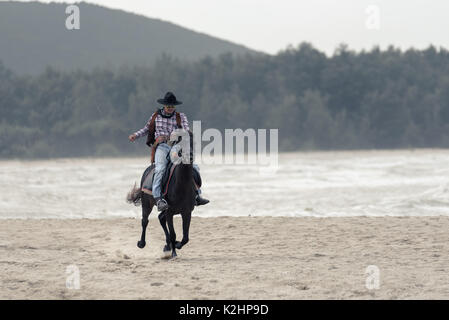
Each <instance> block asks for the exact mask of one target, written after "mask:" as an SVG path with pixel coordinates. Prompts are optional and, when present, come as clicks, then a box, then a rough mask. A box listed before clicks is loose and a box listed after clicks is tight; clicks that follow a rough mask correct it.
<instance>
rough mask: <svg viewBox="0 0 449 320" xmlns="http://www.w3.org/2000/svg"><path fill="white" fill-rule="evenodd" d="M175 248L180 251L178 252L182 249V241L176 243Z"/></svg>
mask: <svg viewBox="0 0 449 320" xmlns="http://www.w3.org/2000/svg"><path fill="white" fill-rule="evenodd" d="M175 248H176V249H178V250H179V249H181V248H182V243H181V242H180V241H176V242H175Z"/></svg>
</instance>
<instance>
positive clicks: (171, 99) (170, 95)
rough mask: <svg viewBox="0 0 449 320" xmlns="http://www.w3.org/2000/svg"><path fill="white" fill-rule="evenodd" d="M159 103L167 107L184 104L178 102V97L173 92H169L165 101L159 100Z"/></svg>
mask: <svg viewBox="0 0 449 320" xmlns="http://www.w3.org/2000/svg"><path fill="white" fill-rule="evenodd" d="M157 102H158V103H160V104H163V105H165V106H176V105H178V104H182V101H178V100H176V96H175V95H174V94H173V93H172V92H170V91H169V92H167V93H166V94H165V97H164V99H157Z"/></svg>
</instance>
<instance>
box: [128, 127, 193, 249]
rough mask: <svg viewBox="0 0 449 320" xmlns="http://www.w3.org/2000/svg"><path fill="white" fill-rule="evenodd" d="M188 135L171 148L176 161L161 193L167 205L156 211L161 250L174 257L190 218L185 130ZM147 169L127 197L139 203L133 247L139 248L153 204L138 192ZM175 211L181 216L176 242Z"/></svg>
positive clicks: (190, 178) (186, 234) (190, 187)
mask: <svg viewBox="0 0 449 320" xmlns="http://www.w3.org/2000/svg"><path fill="white" fill-rule="evenodd" d="M189 137H190V139H189V140H190V143H188V144H186V143H183V144H182V148H180V146H181V144H176V145H175V146H174V147H173V148H172V151H173V152H175V153H176V154H175V157H174V158H176V160H177V162H178V163H177V164H176V167H175V168H174V171H173V173H172V177H171V179H170V183H169V185H168V190H167V193H166V195H165V199H166V200H167V203H168V205H169V208H168V209H167V210H164V211H162V212H161V213H160V214H159V222H160V224H161V226H162V229H163V230H164V233H165V239H166V245H165V247H164V250H163V251H164V253H165V254H167V253H169V252H170V251H171V258H175V257H176V256H177V255H176V249H181V248H182V247H183V246H184V245H185V244H187V242H189V228H190V220H191V216H192V211H193V209H194V207H195V196H196V191H195V186H194V180H193V139H192V133H191V132H189ZM174 138H177V135H176V134H175V135H173V134H172V139H174ZM177 140H178V143H179V142H180V141H181V140H182V139H179V134H178V139H177ZM172 158H173V154H172ZM174 165H175V164H174ZM148 171H149V170H148V169H147V170H145V172H144V174H143V175H142V179H141V182H140V188H137V187H136V186H134V188H133V189H132V190H131V191H130V192H129V193H128V196H127V200H128V202H130V203H134V204H136V205H138V204H139V203H141V204H142V235H141V237H140V240H139V241H138V242H137V246H138V247H139V248H141V249H142V248H144V247H145V245H146V242H145V234H146V228H147V226H148V217H149V216H150V213H151V211H152V210H153V207H154V206H155V200H154V198H153V196H151V195H149V194H147V193H145V192H143V191H141V190H142V184H143V181H144V180H145V177H146V174H147V173H148ZM162 187H163V188H162V189H164V187H165V186H162ZM176 214H181V217H182V230H183V237H182V240H181V241H180V242H179V241H176V232H175V228H174V225H173V216H174V215H176Z"/></svg>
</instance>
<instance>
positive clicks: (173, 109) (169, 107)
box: [164, 106, 176, 113]
mask: <svg viewBox="0 0 449 320" xmlns="http://www.w3.org/2000/svg"><path fill="white" fill-rule="evenodd" d="M175 108H176V107H175V106H164V111H165V112H166V113H173V112H174V111H175Z"/></svg>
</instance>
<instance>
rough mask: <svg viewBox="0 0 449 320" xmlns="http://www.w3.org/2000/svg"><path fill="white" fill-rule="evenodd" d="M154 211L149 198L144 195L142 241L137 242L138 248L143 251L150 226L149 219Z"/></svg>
mask: <svg viewBox="0 0 449 320" xmlns="http://www.w3.org/2000/svg"><path fill="white" fill-rule="evenodd" d="M152 209H153V206H152V205H151V201H149V199H148V196H145V195H142V235H141V236H140V240H139V241H137V246H138V247H139V248H140V249H143V248H144V247H145V245H146V242H145V234H146V230H147V226H148V217H149V215H150V213H151V210H152Z"/></svg>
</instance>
